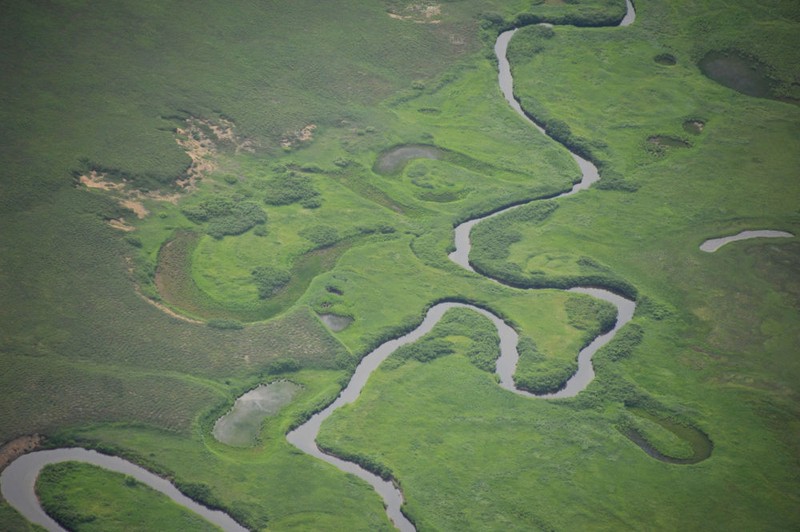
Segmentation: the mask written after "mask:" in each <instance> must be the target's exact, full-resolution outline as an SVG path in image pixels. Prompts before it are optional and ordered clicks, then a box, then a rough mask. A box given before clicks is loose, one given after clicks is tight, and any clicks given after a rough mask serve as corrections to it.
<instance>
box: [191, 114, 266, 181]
mask: <svg viewBox="0 0 800 532" xmlns="http://www.w3.org/2000/svg"><path fill="white" fill-rule="evenodd" d="M235 128H236V126H235V124H234V123H233V122H232V121H230V120H227V119H225V118H219V119H217V120H215V121H212V120H210V119H207V118H198V117H190V118H188V119H187V120H186V127H184V128H177V129H176V130H175V133H176V134H177V137H176V139H175V142H177V143H178V146H180V147H181V148H183V149H184V150H185V151H186V154H187V155H188V156H189V158H190V159H191V160H192V164H191V165H189V168H188V169H187V170H186V177H185V178H184V179H180V180H178V181H177V184H178V185H179V186H180V187H181V188H183V189H186V190H192V189H194V187H195V185H196V183H197V181H198V180H200V179H202V178H203V177H205V176H206V175H208V174H209V173H211V172H213V171H214V170H216V169H217V164H216V158H217V154H218V153H219V151H220V149H221V148H222V147H228V148H229V149H230V148H233V150H234V152H235V153H239V152H242V151H244V152H248V153H253V152H255V145H254V143H253V141H252V140H251V139H247V138H243V137H241V136H239V135H237V134H236V131H235Z"/></svg>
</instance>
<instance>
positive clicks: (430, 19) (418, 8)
mask: <svg viewBox="0 0 800 532" xmlns="http://www.w3.org/2000/svg"><path fill="white" fill-rule="evenodd" d="M441 14H442V6H440V5H439V4H411V5H409V6H407V7H405V8H404V9H403V12H402V14H401V13H395V12H392V11H389V16H390V17H391V18H393V19H395V20H410V21H412V22H416V23H417V24H439V23H441V22H442V21H441V20H439V19H438V18H436V17H439V16H440V15H441Z"/></svg>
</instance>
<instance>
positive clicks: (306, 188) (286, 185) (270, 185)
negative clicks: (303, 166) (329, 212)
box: [264, 170, 322, 208]
mask: <svg viewBox="0 0 800 532" xmlns="http://www.w3.org/2000/svg"><path fill="white" fill-rule="evenodd" d="M264 201H265V202H266V203H267V204H268V205H291V204H292V203H298V202H299V203H300V204H301V205H302V206H303V207H306V208H316V207H319V206H320V205H321V201H322V200H321V198H320V194H319V191H318V190H317V189H316V188H315V187H314V182H313V181H312V179H311V178H310V177H309V176H307V175H303V174H301V173H298V172H295V171H293V170H287V171H285V172H283V173H280V174H278V175H276V176H275V177H273V178H272V179H270V180H269V181H267V186H266V195H265V196H264Z"/></svg>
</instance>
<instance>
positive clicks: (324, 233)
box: [299, 225, 339, 248]
mask: <svg viewBox="0 0 800 532" xmlns="http://www.w3.org/2000/svg"><path fill="white" fill-rule="evenodd" d="M299 234H300V236H302V237H303V238H305V239H308V240H310V241H311V242H313V243H314V244H316V245H317V247H321V248H324V247H329V246H332V245H334V244H335V243H336V242H338V241H339V232H338V231H337V230H336V229H335V228H333V227H330V226H327V225H315V226H312V227H308V228H306V229H303V230H302V231H300V233H299Z"/></svg>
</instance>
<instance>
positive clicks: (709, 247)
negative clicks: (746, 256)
mask: <svg viewBox="0 0 800 532" xmlns="http://www.w3.org/2000/svg"><path fill="white" fill-rule="evenodd" d="M793 236H794V235H793V234H792V233H787V232H786V231H772V230H769V229H763V230H758V231H742V232H741V233H739V234H736V235H732V236H723V237H721V238H711V239H709V240H706V241H705V242H703V243H702V244H701V245H700V250H702V251H705V252H706V253H714V252H715V251H717V250H718V249H719V248H721V247H722V246H724V245H725V244H730V243H731V242H736V241H738V240H748V239H750V238H792V237H793Z"/></svg>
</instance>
